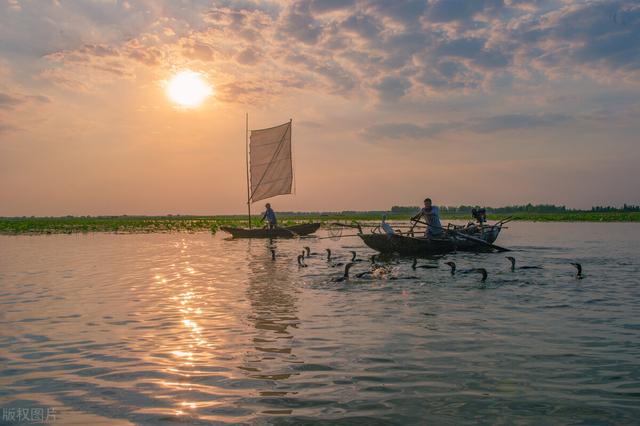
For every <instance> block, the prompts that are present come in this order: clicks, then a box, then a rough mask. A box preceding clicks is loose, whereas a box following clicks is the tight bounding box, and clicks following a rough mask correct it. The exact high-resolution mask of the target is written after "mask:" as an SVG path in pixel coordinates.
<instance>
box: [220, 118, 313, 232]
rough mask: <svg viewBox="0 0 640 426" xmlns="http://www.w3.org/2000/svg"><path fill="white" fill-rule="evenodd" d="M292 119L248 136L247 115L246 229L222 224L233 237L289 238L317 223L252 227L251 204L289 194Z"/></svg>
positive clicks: (222, 227)
mask: <svg viewBox="0 0 640 426" xmlns="http://www.w3.org/2000/svg"><path fill="white" fill-rule="evenodd" d="M291 132H292V120H289V122H287V123H284V124H281V125H279V126H275V127H270V128H268V129H259V130H252V131H251V137H249V114H247V121H246V162H247V209H248V212H247V213H248V219H249V220H248V222H249V228H234V227H230V226H221V227H220V229H222V230H223V231H225V232H228V233H230V234H231V235H232V236H233V237H234V238H292V237H297V236H300V235H309V234H312V233H314V232H316V231H317V230H318V228H320V224H319V223H305V224H300V225H295V226H289V227H283V228H274V229H265V228H251V204H252V203H255V202H257V201H260V200H265V199H267V198H271V197H275V196H276V195H284V194H291V193H292V188H293V158H292V155H291Z"/></svg>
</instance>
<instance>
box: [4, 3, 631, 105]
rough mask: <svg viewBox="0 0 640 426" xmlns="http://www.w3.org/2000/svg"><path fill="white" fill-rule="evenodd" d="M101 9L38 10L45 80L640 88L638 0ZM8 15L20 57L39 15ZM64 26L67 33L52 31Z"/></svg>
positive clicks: (85, 85) (400, 92)
mask: <svg viewBox="0 0 640 426" xmlns="http://www.w3.org/2000/svg"><path fill="white" fill-rule="evenodd" d="M106 3H108V2H96V4H93V3H92V4H84V5H78V4H76V3H73V4H68V3H63V4H61V5H60V6H59V7H58V9H54V8H50V7H49V6H46V7H45V6H43V7H45V9H46V10H45V12H46V13H49V14H51V15H52V16H55V17H56V18H58V19H59V21H55V20H54V21H53V22H48V23H47V24H46V25H48V26H49V27H46V28H45V30H43V31H44V32H46V33H48V34H49V38H50V39H51V40H56V41H55V43H54V42H52V41H47V40H44V38H46V37H45V36H44V34H40V33H39V32H38V31H36V34H35V35H34V37H36V39H37V40H41V39H42V40H41V41H42V46H45V49H50V50H49V51H48V52H46V53H45V54H44V56H43V58H44V61H42V59H38V60H40V61H41V62H42V63H43V64H44V66H43V67H42V68H41V69H40V70H39V71H38V74H37V76H38V77H39V78H40V79H42V80H44V81H48V82H51V83H52V84H55V85H58V86H60V87H64V88H66V89H68V90H79V91H95V90H96V89H97V88H98V87H100V86H101V85H105V84H109V83H110V82H112V81H114V80H117V79H132V78H135V76H136V73H137V72H138V71H137V68H138V67H149V68H152V69H154V70H155V72H156V73H157V74H162V73H163V72H168V70H170V69H171V68H172V67H174V66H175V65H176V64H180V65H181V66H186V67H195V68H205V67H206V69H208V70H211V74H212V75H216V76H217V78H219V79H220V82H219V84H231V85H232V84H234V83H236V84H239V85H241V86H243V83H242V82H243V81H249V80H252V79H260V80H261V81H262V84H264V85H265V86H269V88H268V89H266V90H265V91H261V92H262V93H282V92H284V91H285V90H286V89H287V88H292V87H295V88H300V89H303V90H314V91H318V90H319V91H322V92H328V93H331V94H335V95H339V96H343V97H348V96H352V95H356V94H357V95H360V96H363V97H372V99H370V100H372V101H373V102H370V103H371V104H389V103H394V102H399V103H402V102H404V101H405V100H411V99H415V98H416V97H422V96H424V95H425V94H429V95H438V96H448V95H452V94H453V95H456V94H465V95H467V94H469V93H472V92H477V93H482V92H492V93H495V92H500V91H507V90H509V91H513V90H515V88H517V87H520V88H525V90H526V88H527V87H528V86H532V85H539V84H544V83H546V82H548V81H554V80H557V79H559V78H564V79H567V78H568V79H571V80H574V81H576V82H577V81H580V79H581V78H584V77H585V76H587V77H589V78H592V79H594V81H611V80H614V79H621V80H624V81H627V82H631V83H638V82H640V79H639V77H638V76H639V75H640V73H639V72H638V70H639V69H640V43H637V40H638V39H639V38H640V32H639V31H640V29H639V28H640V5H638V4H637V2H634V1H631V0H617V1H613V0H599V1H589V2H583V1H577V0H563V1H553V0H474V1H462V0H446V1H445V0H432V1H428V2H427V1H424V0H419V1H418V0H415V1H414V0H407V1H393V2H389V1H385V0H358V1H356V0H328V1H321V0H300V1H292V2H290V3H287V4H282V3H278V2H252V1H247V2H241V3H234V2H222V4H211V3H210V2H207V1H197V0H191V1H185V2H182V3H178V2H170V1H158V2H153V3H146V2H133V1H132V2H130V4H129V8H128V9H127V8H124V6H123V5H122V4H118V5H114V4H111V5H110V6H109V5H107V4H106ZM7 13H9V14H10V18H0V27H1V26H2V25H3V24H5V23H6V24H7V25H9V27H8V28H7V29H3V30H0V36H2V35H4V34H6V33H8V32H11V34H10V37H8V41H7V42H6V45H8V46H9V50H11V51H14V50H15V51H17V50H20V49H19V48H20V46H21V45H20V43H23V44H24V43H27V44H29V43H31V41H20V40H18V39H17V38H16V36H15V33H19V32H20V31H19V30H18V28H24V27H28V26H29V25H35V26H36V27H37V25H38V22H39V21H38V17H37V14H36V10H35V9H34V7H33V5H31V4H27V5H26V7H25V8H24V10H22V11H20V13H19V14H18V13H16V12H15V11H8V12H7ZM7 16H9V15H7ZM25 17H26V18H25ZM92 25H93V26H95V28H97V29H98V30H95V29H91V30H90V28H93V27H92ZM67 27H72V28H75V30H74V31H73V32H72V34H73V36H71V35H69V34H68V33H64V34H67V35H66V36H65V37H63V38H59V37H58V36H57V35H56V36H53V34H59V33H60V32H61V31H62V32H64V29H65V28H67ZM40 29H41V27H38V30H40ZM116 29H117V30H116ZM125 30H126V31H125ZM124 32H126V36H124ZM94 33H96V34H99V36H96V37H93V36H91V37H89V36H87V34H94ZM60 46H64V48H59V47H60ZM20 51H21V54H23V55H24V54H30V53H29V52H30V50H29V49H26V50H20ZM41 57H42V56H39V58H41ZM287 81H289V82H290V83H287ZM229 87H232V86H229Z"/></svg>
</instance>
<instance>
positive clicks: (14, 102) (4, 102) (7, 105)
mask: <svg viewBox="0 0 640 426" xmlns="http://www.w3.org/2000/svg"><path fill="white" fill-rule="evenodd" d="M23 102H24V100H23V99H20V98H18V97H16V96H13V95H9V94H7V93H0V108H1V109H13V108H15V107H16V106H18V105H20V104H21V103H23Z"/></svg>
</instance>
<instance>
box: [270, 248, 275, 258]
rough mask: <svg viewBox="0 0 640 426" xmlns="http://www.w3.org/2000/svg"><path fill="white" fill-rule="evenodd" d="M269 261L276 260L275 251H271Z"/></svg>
mask: <svg viewBox="0 0 640 426" xmlns="http://www.w3.org/2000/svg"><path fill="white" fill-rule="evenodd" d="M271 260H276V251H275V250H274V249H271Z"/></svg>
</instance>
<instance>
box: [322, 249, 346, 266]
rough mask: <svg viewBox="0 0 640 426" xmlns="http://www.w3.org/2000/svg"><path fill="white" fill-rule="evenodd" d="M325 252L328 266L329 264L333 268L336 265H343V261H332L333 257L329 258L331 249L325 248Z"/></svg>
mask: <svg viewBox="0 0 640 426" xmlns="http://www.w3.org/2000/svg"><path fill="white" fill-rule="evenodd" d="M325 250H326V252H327V262H328V263H330V265H329V266H331V267H332V268H335V267H336V266H342V265H344V263H342V262H334V261H333V259H331V249H325Z"/></svg>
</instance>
